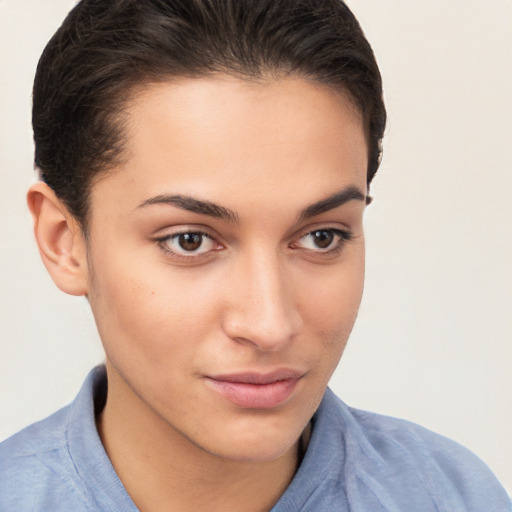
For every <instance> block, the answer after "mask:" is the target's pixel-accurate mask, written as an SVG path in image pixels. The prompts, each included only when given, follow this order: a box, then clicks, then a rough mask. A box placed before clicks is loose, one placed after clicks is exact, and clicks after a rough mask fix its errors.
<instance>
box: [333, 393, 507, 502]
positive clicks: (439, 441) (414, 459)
mask: <svg viewBox="0 0 512 512" xmlns="http://www.w3.org/2000/svg"><path fill="white" fill-rule="evenodd" d="M325 402H326V404H325V405H326V408H327V409H329V415H330V417H331V423H334V424H336V425H337V429H338V431H339V435H340V436H341V437H342V438H343V442H344V443H345V445H346V459H347V461H348V463H349V464H350V465H351V466H352V467H353V468H354V471H355V472H356V473H357V476H358V480H359V482H360V484H361V485H367V486H369V487H372V486H375V484H376V482H377V481H378V483H379V485H382V486H383V487H384V488H385V487H388V488H389V489H390V491H391V493H390V494H392V495H393V496H394V499H395V500H397V499H398V498H396V497H397V496H399V495H400V492H404V489H409V490H410V489H412V488H415V489H416V490H417V491H416V492H418V495H422V494H423V495H424V496H423V501H425V500H427V499H428V500H431V501H432V504H433V507H435V508H433V510H461V511H462V510H464V511H475V512H476V511H481V510H493V511H495V512H501V511H503V512H505V511H509V510H511V508H510V499H509V498H508V496H507V494H506V492H505V491H504V489H503V487H502V486H501V485H500V483H499V482H498V481H497V479H496V477H495V476H494V475H493V474H492V472H491V471H490V470H489V468H488V467H487V466H486V465H485V464H484V463H483V462H482V461H481V460H480V459H479V458H478V457H477V456H476V455H474V454H473V453H472V452H471V451H469V450H468V449H466V448H464V447H463V446H461V445H460V444H458V443H456V442H454V441H452V440H450V439H448V438H446V437H443V436H441V435H439V434H436V433H434V432H431V431H430V430H428V429H426V428H423V427H421V426H419V425H416V424H414V423H411V422H409V421H405V420H401V419H397V418H392V417H388V416H383V415H380V414H375V413H371V412H367V411H362V410H359V409H355V408H352V407H348V406H347V405H346V404H344V403H343V402H342V401H341V400H340V399H339V398H337V397H336V396H335V395H334V394H333V393H332V392H330V391H328V393H327V394H326V397H325ZM404 484H405V485H404ZM409 490H407V491H406V492H405V494H406V495H407V494H410V491H409ZM407 499H409V498H407V496H405V497H404V500H407ZM404 503H405V501H404ZM425 510H427V509H425Z"/></svg>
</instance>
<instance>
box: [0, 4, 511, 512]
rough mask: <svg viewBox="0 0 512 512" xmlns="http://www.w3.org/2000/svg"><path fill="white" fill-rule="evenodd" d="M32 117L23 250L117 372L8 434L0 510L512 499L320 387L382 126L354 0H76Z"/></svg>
mask: <svg viewBox="0 0 512 512" xmlns="http://www.w3.org/2000/svg"><path fill="white" fill-rule="evenodd" d="M33 125H34V137H35V142H36V165H37V167H38V168H39V170H40V173H41V178H42V180H41V182H39V183H36V184H35V185H34V186H32V187H31V189H30V191H29V194H28V201H29V207H30V209H31V212H32V215H33V218H34V225H35V235H36V240H37V242H38V245H39V249H40V252H41V256H42V258H43V261H44V263H45V265H46V267H47V269H48V271H49V273H50V275H51V276H52V278H53V280H54V281H55V283H56V284H57V286H58V287H59V288H60V289H61V290H63V291H64V292H66V293H69V294H73V295H83V296H86V297H87V298H88V300H89V302H90V304H91V308H92V311H93V314H94V317H95V320H96V324H97V327H98V331H99V333H100V337H101V340H102V343H103V346H104V349H105V354H106V367H105V368H103V367H100V368H97V369H95V370H94V371H93V372H92V373H91V374H90V375H89V377H88V379H87V380H86V382H85V383H84V386H83V388H82V390H81V392H80V393H79V395H78V397H77V399H76V400H75V402H74V403H73V404H71V405H70V406H68V407H67V408H65V409H63V410H61V411H59V412H58V413H56V414H55V415H53V416H52V417H50V418H48V419H47V420H44V421H43V422H41V423H39V424H36V425H34V426H32V427H29V428H28V429H26V430H25V431H22V432H21V433H19V434H17V435H16V436H14V437H13V438H11V439H10V440H8V441H6V442H5V443H4V444H3V445H2V448H1V450H2V451H1V452H0V453H1V456H2V471H4V472H5V474H2V486H3V488H2V492H1V496H2V497H1V498H0V499H2V500H3V501H0V503H1V505H2V507H3V509H5V510H10V509H13V508H15V509H16V510H25V509H26V510H34V509H36V510H152V511H158V510H214V511H215V510H247V511H253V510H254V511H256V510H276V511H279V510H326V511H327V510H348V509H356V510H357V509H360V510H372V511H373V510H414V511H427V510H475V511H476V510H482V509H484V508H486V507H487V508H489V509H491V510H507V509H508V505H509V504H508V499H507V497H506V494H505V493H504V491H503V490H502V489H501V487H500V486H499V484H498V483H497V481H496V480H495V479H494V477H493V476H492V474H491V473H490V472H489V470H488V469H487V468H486V467H485V466H484V465H483V464H482V463H481V462H480V461H479V460H478V459H476V458H475V457H474V456H473V455H472V454H470V453H469V452H467V451H466V450H464V449H463V448H461V447H460V446H458V445H456V444H454V443H452V442H450V441H447V440H446V439H444V438H441V437H439V436H436V435H435V434H432V433H430V432H428V431H426V430H424V429H421V428H420V427H417V426H414V425H412V424H408V423H405V422H401V421H397V420H391V419H388V418H384V417H380V416H377V415H372V414H369V413H363V412H361V411H357V410H353V409H350V408H348V407H347V406H346V405H344V404H343V403H342V402H341V401H339V399H337V398H336V397H335V396H334V395H333V394H332V393H331V392H330V391H329V390H326V387H327V383H328V380H329V378H330V376H331V375H332V372H333V371H334V369H335V367H336V365H337V363H338V361H339V358H340V357H341V354H342V352H343V349H344V347H345V344H346V342H347V339H348V336H349V333H350V331H351V328H352V325H353V323H354V321H355V317H356V315H357V310H358V307H359V302H360V298H361V293H362V288H363V277H364V234H363V228H362V218H363V213H364V209H365V206H366V205H367V204H368V203H369V202H370V201H371V198H370V196H369V188H370V183H371V181H372V178H373V176H374V175H375V173H376V171H377V168H378V165H379V162H380V153H381V139H382V135H383V131H384V126H385V110H384V105H383V102H382V91H381V80H380V75H379V71H378V68H377V65H376V63H375V60H374V57H373V53H372V51H371V49H370V47H369V45H368V43H367V42H366V40H365V38H364V36H363V34H362V32H361V30H360V27H359V25H358V23H357V21H356V20H355V19H354V17H353V16H352V14H351V13H350V11H349V10H348V8H347V7H346V6H345V5H344V4H343V3H340V2H339V1H304V2H302V1H300V2H298V1H296V0H294V1H291V0H290V1H284V0H281V1H279V2H270V1H244V2H227V1H223V2H221V1H217V2H213V1H210V2H209V1H195V2H172V1H166V2H164V1H155V0H152V1H151V0H144V1H142V0H138V1H134V0H132V1H128V0H125V1H122V0H120V1H115V2H97V1H93V0H89V1H88V0H85V1H82V2H80V3H79V5H78V6H77V7H76V8H75V9H74V10H73V11H72V12H71V13H70V15H69V16H68V18H67V19H66V20H65V22H64V24H63V26H62V27H61V28H60V29H59V31H58V32H57V33H56V34H55V36H54V37H53V38H52V40H51V41H50V43H49V44H48V46H47V48H46V50H45V52H44V53H43V56H42V58H41V61H40V64H39V66H38V72H37V76H36V81H35V85H34V112H33ZM4 461H5V463H4Z"/></svg>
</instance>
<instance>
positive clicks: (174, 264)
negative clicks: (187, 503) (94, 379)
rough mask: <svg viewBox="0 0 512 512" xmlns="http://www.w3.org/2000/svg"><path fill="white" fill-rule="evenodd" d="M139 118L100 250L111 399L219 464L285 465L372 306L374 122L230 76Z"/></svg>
mask: <svg viewBox="0 0 512 512" xmlns="http://www.w3.org/2000/svg"><path fill="white" fill-rule="evenodd" d="M127 115H128V117H127V157H126V161H125V163H124V164H122V165H121V166H119V168H117V169H115V170H114V172H112V173H109V174H107V175H105V176H103V177H102V179H101V180H99V181H98V182H97V183H96V184H95V185H94V187H93V189H92V196H91V217H90V224H89V240H88V243H87V244H88V265H89V278H88V283H89V284H88V297H89V300H90V303H91V307H92V309H93V313H94V316H95V319H96V322H97V325H98V329H99V332H100V336H101V339H102V342H103V344H104V348H105V352H106V358H107V367H108V372H109V401H111V402H112V403H113V402H116V401H117V407H123V404H127V403H128V402H129V403H131V414H132V416H133V417H136V416H137V415H138V416H140V417H142V416H144V417H145V418H146V419H147V418H151V421H152V422H153V424H158V426H159V427H158V428H159V429H160V430H163V431H165V430H167V432H168V433H169V434H171V433H172V435H173V436H178V437H179V438H180V439H182V440H183V442H185V443H191V444H192V445H194V446H195V447H199V448H200V449H201V450H203V451H206V452H208V453H210V454H213V455H215V456H217V457H223V458H228V459H236V460H252V461H262V460H270V459H274V458H277V457H279V456H281V455H282V454H284V453H285V452H286V451H287V450H290V449H291V448H292V447H293V446H294V444H295V443H296V441H297V439H298V438H299V436H300V434H301V432H302V431H303V429H304V428H305V426H306V425H307V423H308V421H309V420H310V418H311V416H312V415H313V413H314V411H315V409H316V408H317V407H318V405H319V403H320V400H321V398H322V395H323V393H324V390H325V388H326V386H327V383H328V380H329V378H330V377H331V375H332V373H333V371H334V369H335V367H336V365H337V363H338V361H339V358H340V356H341V354H342V352H343V349H344V347H345V344H346V342H347V338H348V336H349V333H350V331H351V329H352V325H353V323H354V320H355V318H356V314H357V310H358V307H359V302H360V298H361V293H362V288H363V275H364V238H363V227H362V217H363V211H364V207H365V204H366V203H365V191H366V165H367V147H366V143H365V137H364V131H363V125H362V120H361V117H360V115H359V114H358V113H357V111H356V110H355V109H354V107H353V106H352V104H351V103H350V101H349V100H348V99H347V98H346V97H344V96H343V95H342V94H339V93H335V92H333V91H331V90H329V89H327V88H324V87H322V86H319V85H314V84H312V83H309V82H307V81H305V80H302V79H299V78H296V79H292V78H287V79H283V80H276V81H268V82H262V83H247V82H243V81H239V80H237V79H234V78H231V77H227V76H219V77H214V78H204V79H183V80H182V81H175V82H172V83H171V82H169V83H161V84H156V85H150V86H147V87H146V88H145V89H143V90H142V91H140V93H139V94H138V95H136V97H135V99H134V100H133V101H132V102H131V103H130V104H129V108H128V113H127Z"/></svg>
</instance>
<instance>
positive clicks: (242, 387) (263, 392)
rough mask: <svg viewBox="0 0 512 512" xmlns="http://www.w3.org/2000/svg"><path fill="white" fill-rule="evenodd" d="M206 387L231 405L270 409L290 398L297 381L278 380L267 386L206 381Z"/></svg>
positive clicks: (213, 380)
mask: <svg viewBox="0 0 512 512" xmlns="http://www.w3.org/2000/svg"><path fill="white" fill-rule="evenodd" d="M206 382H207V383H208V385H209V386H210V387H211V388H213V389H214V390H215V391H217V392H218V393H219V394H221V395H222V396H223V397H224V398H227V399H228V400H229V401H230V402H231V403H233V404H234V405H236V406H238V407H243V408H246V409H272V408H274V407H278V406H279V405H281V404H283V403H284V402H286V400H288V398H290V396H291V395H292V393H293V391H294V390H295V387H296V385H297V382H298V379H287V380H278V381H276V382H271V383H269V384H248V383H246V382H228V381H225V380H215V379H206Z"/></svg>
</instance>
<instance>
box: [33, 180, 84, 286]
mask: <svg viewBox="0 0 512 512" xmlns="http://www.w3.org/2000/svg"><path fill="white" fill-rule="evenodd" d="M27 203H28V207H29V209H30V212H31V214H32V218H33V220H34V235H35V237H36V242H37V245H38V247H39V253H40V254H41V258H42V260H43V263H44V265H45V267H46V269H47V270H48V273H49V274H50V276H51V277H52V279H53V281H54V282H55V284H56V285H57V286H58V287H59V288H60V289H61V290H62V291H63V292H66V293H68V294H70V295H86V294H87V257H86V246H85V239H84V236H83V233H82V230H81V228H80V225H79V224H78V222H77V221H76V219H75V218H74V217H73V216H72V215H71V214H70V213H69V211H68V210H67V208H66V207H65V205H64V204H63V203H62V202H61V201H60V200H59V199H58V198H57V196H56V195H55V193H54V192H53V190H52V189H51V188H50V187H49V186H48V185H46V184H45V183H43V182H37V183H35V184H34V185H32V186H31V187H30V189H29V191H28V193H27Z"/></svg>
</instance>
